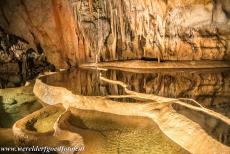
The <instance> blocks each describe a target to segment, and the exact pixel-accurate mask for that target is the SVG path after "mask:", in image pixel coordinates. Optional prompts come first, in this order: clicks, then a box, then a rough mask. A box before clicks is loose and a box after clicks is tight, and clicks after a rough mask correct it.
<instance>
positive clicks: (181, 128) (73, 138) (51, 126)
mask: <svg viewBox="0 0 230 154" xmlns="http://www.w3.org/2000/svg"><path fill="white" fill-rule="evenodd" d="M101 79H102V78H101ZM103 81H106V79H105V78H104V79H103ZM108 82H114V81H112V80H110V81H108ZM115 82H116V81H115ZM117 83H119V84H120V85H121V83H122V82H117ZM34 93H35V95H36V96H37V97H38V98H39V99H40V100H42V101H43V102H45V103H46V104H49V105H50V106H48V107H46V108H43V109H41V110H39V111H37V112H34V113H32V114H30V115H28V116H26V117H25V118H23V119H21V120H19V121H17V122H16V123H15V124H14V126H13V132H14V134H15V136H16V139H17V140H16V142H17V143H18V144H19V145H26V146H28V145H30V144H35V145H43V144H45V143H44V142H47V144H48V143H52V144H56V143H59V144H60V143H61V142H62V141H63V139H68V141H69V142H67V145H70V146H73V145H76V146H82V145H83V146H86V147H85V148H86V153H87V152H88V151H87V150H94V151H95V153H110V152H111V154H112V153H117V151H115V152H113V151H111V149H113V148H111V147H110V148H109V151H105V152H101V151H99V152H97V151H98V150H101V149H105V148H106V147H101V146H102V145H103V143H104V144H106V139H107V138H104V140H105V142H104V141H103V137H100V134H103V135H102V136H107V133H106V132H107V131H108V130H107V129H106V126H103V124H102V125H100V126H103V128H102V129H100V128H98V127H95V124H94V123H93V122H94V120H95V119H96V121H98V122H100V116H101V115H102V114H104V115H106V116H102V118H103V119H104V120H102V121H103V122H104V124H105V123H106V124H108V123H107V122H105V121H106V120H107V119H110V118H111V119H110V120H109V121H110V122H112V123H114V122H116V121H117V120H116V119H117V118H116V117H117V115H120V116H123V117H122V118H121V117H120V118H118V119H123V118H128V116H129V117H137V118H138V117H143V118H148V119H149V120H152V121H154V122H155V123H156V124H157V125H158V126H159V128H160V130H161V131H162V132H163V133H164V134H165V135H166V136H168V137H169V138H170V139H172V141H174V142H175V143H177V144H178V145H180V146H181V147H183V148H184V149H186V150H187V151H189V152H191V153H197V154H201V153H203V152H204V151H205V152H206V153H208V154H213V153H223V154H225V153H226V154H227V153H229V151H230V148H229V137H228V136H227V133H228V132H229V124H230V120H229V119H228V118H226V117H223V116H222V115H220V114H216V113H215V112H213V111H210V110H207V109H205V108H200V107H195V106H193V107H192V108H194V107H195V108H196V109H198V111H196V112H201V113H202V114H197V117H198V119H199V118H200V117H201V120H203V119H205V118H207V119H208V120H209V121H210V123H209V128H211V129H208V130H207V129H206V128H204V127H203V126H202V125H199V124H197V123H196V122H194V121H193V120H191V119H188V118H187V117H185V116H182V115H181V114H178V112H177V111H175V110H174V109H173V108H172V106H171V105H170V104H171V103H169V104H168V103H165V101H168V100H170V98H164V97H158V96H156V95H155V96H154V95H149V94H143V93H135V92H133V94H134V95H136V96H137V97H138V96H140V98H141V97H142V96H145V98H146V99H153V100H152V102H151V103H141V102H139V103H127V102H126V103H117V102H114V101H111V100H109V99H106V98H103V97H95V96H81V95H74V94H73V93H72V92H70V91H69V90H67V89H65V88H62V87H54V86H50V85H47V84H44V83H42V82H41V81H40V80H37V81H36V84H35V87H34ZM134 95H133V96H130V97H135V96H134ZM142 98H143V97H142ZM176 102H177V101H176V100H175V102H174V103H176ZM172 103H173V102H172ZM177 103H179V102H177ZM60 104H62V109H60ZM177 105H179V104H177ZM58 106H59V109H58ZM186 106H187V105H186ZM190 107H191V106H190ZM64 108H65V110H64ZM201 109H203V110H201ZM79 110H80V111H79ZM181 110H183V109H181ZM59 111H61V112H62V114H61V112H59ZM87 112H88V113H87ZM92 112H97V113H96V114H95V115H94V114H93V116H90V117H89V119H87V118H88V116H87V115H89V113H91V115H92ZM194 112H195V110H194ZM56 113H58V114H57V115H60V114H61V115H60V116H59V117H58V116H57V115H56ZM82 114H83V115H82ZM109 114H110V115H109ZM217 117H219V118H217ZM221 117H222V118H223V119H222V118H221ZM195 118H196V117H195ZM133 119H136V118H133ZM213 119H214V121H213V122H214V125H213V123H212V120H213ZM222 120H223V121H222ZM127 121H129V120H127ZM127 121H125V123H127ZM141 121H142V122H144V123H142V124H144V126H145V119H141ZM119 122H120V124H119V125H124V124H123V123H124V121H122V120H119ZM129 122H130V121H129ZM215 122H217V124H215ZM38 123H39V124H38ZM41 123H42V124H43V125H41ZM207 123H208V121H207ZM220 123H221V124H220ZM205 124H206V123H205ZM28 126H30V127H28ZM96 126H97V125H96ZM112 126H114V125H112ZM144 126H143V125H142V128H145V127H144ZM226 126H227V127H226ZM110 127H111V126H110ZM90 128H93V132H92V131H91V130H90ZM151 128H153V125H152V126H151ZM216 128H218V130H215V129H216ZM116 129H117V125H115V127H112V130H116ZM213 130H214V131H213ZM104 131H105V132H104ZM124 131H125V130H124ZM122 132H123V131H122ZM150 132H151V131H150ZM150 132H149V131H148V134H149V133H150ZM95 133H96V134H95ZM209 133H211V134H212V135H214V137H213V136H210V135H209ZM222 133H223V134H222ZM87 134H91V135H92V136H93V138H90V140H94V139H95V140H98V142H96V143H102V145H100V144H99V145H97V146H95V145H94V146H93V145H90V144H89V142H88V139H87V138H88V137H87ZM134 134H135V135H137V134H136V133H134ZM111 135H112V134H111V133H110V136H111ZM47 136H49V138H48V140H47V138H46V137H47ZM92 136H91V137H92ZM147 136H148V135H146V137H145V139H144V142H145V140H146V139H147V138H148V137H147ZM220 136H221V137H222V136H223V137H224V140H221V139H222V138H219V137H220ZM135 137H136V136H135ZM135 137H134V138H135ZM225 137H226V138H225ZM109 139H110V138H109V137H108V139H107V140H109ZM52 140H53V141H52ZM119 140H120V139H119ZM135 140H136V139H135ZM194 140H196V142H194ZM43 141H44V142H43ZM50 141H51V142H50ZM58 141H59V142H58ZM126 141H128V140H127V137H126ZM222 141H223V142H222ZM119 142H122V141H119ZM138 144H139V143H138ZM149 144H154V145H155V144H156V143H152V142H150V143H149ZM164 144H165V141H164V142H163V145H164ZM167 144H168V143H167ZM49 145H50V144H49ZM51 146H52V145H51ZM129 146H130V145H129ZM131 146H132V145H131ZM118 147H122V146H120V145H118ZM149 147H152V146H149ZM88 148H89V149H88ZM91 148H92V149H91ZM168 148H170V146H168V145H166V146H164V148H163V149H168ZM125 149H126V151H127V150H128V151H129V148H125ZM131 149H132V148H131ZM160 149H161V148H160ZM146 150H147V149H146ZM174 150H177V152H176V153H186V152H185V151H184V150H180V149H178V148H176V149H174ZM174 150H173V151H174ZM147 151H148V150H147ZM173 151H172V150H170V152H172V153H175V152H173ZM142 152H143V151H142ZM88 153H90V152H88ZM146 153H151V152H146ZM159 153H160V152H159ZM163 153H164V152H163Z"/></svg>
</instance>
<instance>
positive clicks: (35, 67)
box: [0, 28, 55, 88]
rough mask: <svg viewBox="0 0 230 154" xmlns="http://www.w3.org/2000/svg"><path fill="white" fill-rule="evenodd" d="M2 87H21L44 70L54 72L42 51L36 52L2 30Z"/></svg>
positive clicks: (0, 85)
mask: <svg viewBox="0 0 230 154" xmlns="http://www.w3.org/2000/svg"><path fill="white" fill-rule="evenodd" d="M0 66H1V68H0V72H1V74H0V87H1V88H4V87H8V88H10V87H14V86H20V85H21V83H24V81H25V80H28V79H31V78H33V77H35V76H37V75H38V74H39V73H40V72H42V71H44V70H54V69H55V68H54V66H53V65H51V64H49V63H48V62H47V59H46V57H45V55H44V53H43V51H42V50H39V51H35V50H33V49H32V48H30V47H29V44H28V42H27V41H25V40H24V39H22V38H19V37H17V36H15V35H12V34H7V33H6V32H5V31H4V30H3V29H2V28H0Z"/></svg>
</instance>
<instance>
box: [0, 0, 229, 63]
mask: <svg viewBox="0 0 230 154" xmlns="http://www.w3.org/2000/svg"><path fill="white" fill-rule="evenodd" d="M0 2H1V9H0V10H1V11H0V14H1V16H0V25H1V26H2V27H3V28H4V29H6V30H7V31H8V32H10V33H13V34H15V35H17V36H20V37H22V38H24V39H25V40H27V41H28V42H29V43H30V46H31V47H33V48H34V49H35V50H39V49H40V48H41V49H43V50H44V51H45V53H46V56H47V57H48V60H49V61H50V62H51V63H53V64H55V65H56V66H57V67H69V66H75V65H77V64H79V63H84V62H95V61H97V62H99V61H110V60H126V59H146V58H147V59H151V58H152V59H158V60H229V59H230V41H229V39H230V37H229V36H230V23H229V19H230V15H229V14H230V4H229V2H228V0H219V1H211V0H192V1H184V0H172V1H171V0H170V1H168V0H156V1H152V0H133V1H129V0H52V1H43V0H37V1H29V0H11V1H6V0H1V1H0Z"/></svg>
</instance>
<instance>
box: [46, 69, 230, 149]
mask: <svg viewBox="0 0 230 154" xmlns="http://www.w3.org/2000/svg"><path fill="white" fill-rule="evenodd" d="M102 74H103V76H105V77H107V78H109V79H112V80H119V81H123V82H125V83H126V84H128V85H129V89H131V90H134V91H137V92H141V93H147V94H157V95H160V96H164V97H171V98H192V99H194V100H196V101H198V102H199V103H200V104H201V105H203V106H204V107H207V108H209V109H212V110H214V111H216V112H219V113H221V114H223V115H225V116H227V117H230V70H229V69H218V70H213V69H210V70H175V71H170V70H164V71H163V70H160V71H159V70H156V71H152V72H146V71H145V72H126V71H119V70H108V71H107V72H102ZM42 80H43V81H44V82H46V83H48V84H49V85H54V86H61V87H65V88H67V89H69V90H71V91H72V92H73V93H75V94H80V95H89V96H107V95H122V94H125V93H124V90H123V88H121V87H120V86H114V85H111V84H107V83H105V82H102V81H100V80H99V72H98V71H96V70H85V69H78V70H71V71H67V72H62V73H59V74H55V75H51V76H47V77H44V78H43V79H42ZM115 100H116V99H115ZM117 101H120V102H124V101H126V102H136V100H134V99H130V98H129V99H127V98H124V99H117ZM173 107H174V109H176V110H177V112H179V113H180V114H183V115H185V116H186V117H188V118H189V119H191V120H193V121H195V122H196V123H198V124H199V125H200V126H201V127H202V128H203V129H204V130H205V131H206V132H207V133H208V134H209V135H211V136H212V137H213V138H214V139H216V140H218V141H220V142H221V143H223V144H225V145H227V146H230V127H229V125H228V124H226V123H224V122H223V121H221V120H219V119H216V118H214V117H211V116H209V115H206V114H204V113H201V112H197V111H192V110H190V109H187V108H184V107H181V106H178V105H177V106H176V105H174V106H173Z"/></svg>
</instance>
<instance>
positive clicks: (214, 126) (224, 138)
mask: <svg viewBox="0 0 230 154" xmlns="http://www.w3.org/2000/svg"><path fill="white" fill-rule="evenodd" d="M173 108H174V109H175V110H176V111H177V112H178V113H180V114H182V115H185V116H186V117H187V118H189V119H191V120H192V121H194V122H196V123H198V124H199V125H200V126H201V127H202V128H203V129H204V130H205V131H206V132H207V133H208V134H209V135H210V136H212V137H213V138H215V139H216V140H218V141H219V142H221V143H223V144H225V145H227V146H229V147H230V126H229V125H228V124H226V123H225V122H223V121H222V120H220V119H217V118H214V117H211V116H209V115H207V114H205V113H203V112H199V111H194V110H191V109H189V108H186V107H183V106H180V105H178V104H173Z"/></svg>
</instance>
